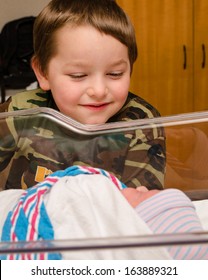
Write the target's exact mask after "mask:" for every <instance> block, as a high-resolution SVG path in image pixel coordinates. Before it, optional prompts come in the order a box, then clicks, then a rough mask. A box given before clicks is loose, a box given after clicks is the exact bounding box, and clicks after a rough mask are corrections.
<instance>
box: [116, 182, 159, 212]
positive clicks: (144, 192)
mask: <svg viewBox="0 0 208 280" xmlns="http://www.w3.org/2000/svg"><path fill="white" fill-rule="evenodd" d="M158 192H160V190H148V189H147V188H146V187H144V186H140V187H138V188H136V189H133V188H125V189H122V190H121V193H122V194H123V196H124V197H125V198H126V199H127V201H128V202H129V203H130V204H131V206H132V207H134V208H135V207H136V206H137V205H138V204H139V203H141V202H142V201H144V200H146V199H148V198H150V197H152V196H153V195H155V194H157V193H158Z"/></svg>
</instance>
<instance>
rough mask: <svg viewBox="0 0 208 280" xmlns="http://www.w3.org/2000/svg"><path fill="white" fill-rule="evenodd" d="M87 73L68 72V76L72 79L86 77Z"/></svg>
mask: <svg viewBox="0 0 208 280" xmlns="http://www.w3.org/2000/svg"><path fill="white" fill-rule="evenodd" d="M86 76H87V75H86V74H70V75H69V77H71V78H72V79H77V80H79V79H82V78H84V77H86Z"/></svg>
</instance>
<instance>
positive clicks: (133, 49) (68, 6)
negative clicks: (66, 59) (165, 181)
mask: <svg viewBox="0 0 208 280" xmlns="http://www.w3.org/2000/svg"><path fill="white" fill-rule="evenodd" d="M66 25H70V26H72V27H77V26H81V25H89V26H91V27H93V28H95V29H96V30H98V31H99V32H101V33H103V34H106V35H110V36H112V37H113V38H115V39H116V40H118V41H120V42H121V43H122V44H124V45H125V46H126V47H127V48H128V55H129V61H130V65H131V71H132V68H133V64H134V62H135V60H136V58H137V45H136V38H135V31H134V27H133V25H132V23H131V21H130V19H129V17H128V16H127V15H126V13H125V12H124V11H123V10H122V9H121V8H120V7H119V6H118V5H117V3H116V1H114V0H52V1H51V2H49V4H48V5H47V6H46V7H45V8H44V9H43V10H42V11H41V13H40V14H39V15H38V16H37V18H36V21H35V24H34V53H35V55H34V57H35V58H36V59H37V60H38V64H39V66H40V68H41V70H42V71H43V72H45V71H46V70H47V66H48V63H49V61H50V59H51V58H52V57H53V56H54V54H55V53H56V47H57V41H56V33H57V32H58V30H59V29H61V28H62V27H64V26H66ZM83 47H84V46H83Z"/></svg>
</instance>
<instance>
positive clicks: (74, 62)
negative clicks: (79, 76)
mask: <svg viewBox="0 0 208 280" xmlns="http://www.w3.org/2000/svg"><path fill="white" fill-rule="evenodd" d="M121 64H128V63H127V61H126V60H124V59H119V60H118V61H113V62H111V63H110V64H109V66H110V67H112V66H119V65H121ZM66 65H69V66H70V65H72V66H88V63H87V62H85V61H71V62H69V63H67V64H66Z"/></svg>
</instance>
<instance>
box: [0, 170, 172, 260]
mask: <svg viewBox="0 0 208 280" xmlns="http://www.w3.org/2000/svg"><path fill="white" fill-rule="evenodd" d="M115 185H116V187H115ZM124 187H125V185H123V184H122V183H121V182H120V181H119V180H118V179H117V178H115V177H114V176H112V175H111V174H109V173H108V172H105V171H104V170H100V169H95V168H89V167H78V166H73V167H70V168H68V169H66V170H64V171H57V172H55V173H53V174H51V175H50V176H48V177H47V178H46V180H45V181H44V182H42V183H40V184H38V185H36V186H35V187H33V188H30V189H28V190H26V191H22V192H23V193H22V194H21V196H20V198H18V201H17V202H16V203H15V204H16V205H15V206H13V207H11V208H10V209H12V210H11V211H10V212H9V214H8V215H7V218H6V221H5V223H4V226H3V230H2V237H1V241H20V240H26V241H28V240H42V239H43V240H53V239H55V240H61V239H77V238H81V239H82V238H99V237H116V236H130V235H144V234H152V233H151V231H150V229H149V228H148V227H147V225H146V224H145V222H144V221H143V220H141V219H140V218H139V216H138V214H137V213H136V212H135V211H134V209H133V208H132V207H131V206H130V205H129V203H128V202H127V201H126V199H125V198H124V197H123V196H122V195H121V194H120V192H119V189H122V188H124ZM5 192H6V191H5ZM7 258H9V259H61V258H62V259H169V258H170V256H169V254H168V253H167V251H166V249H164V248H163V249H155V248H154V249H147V248H145V249H120V250H103V251H102V250H95V251H81V252H67V253H66V252H64V253H62V254H47V253H44V254H30V255H23V254H19V255H8V256H7Z"/></svg>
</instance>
